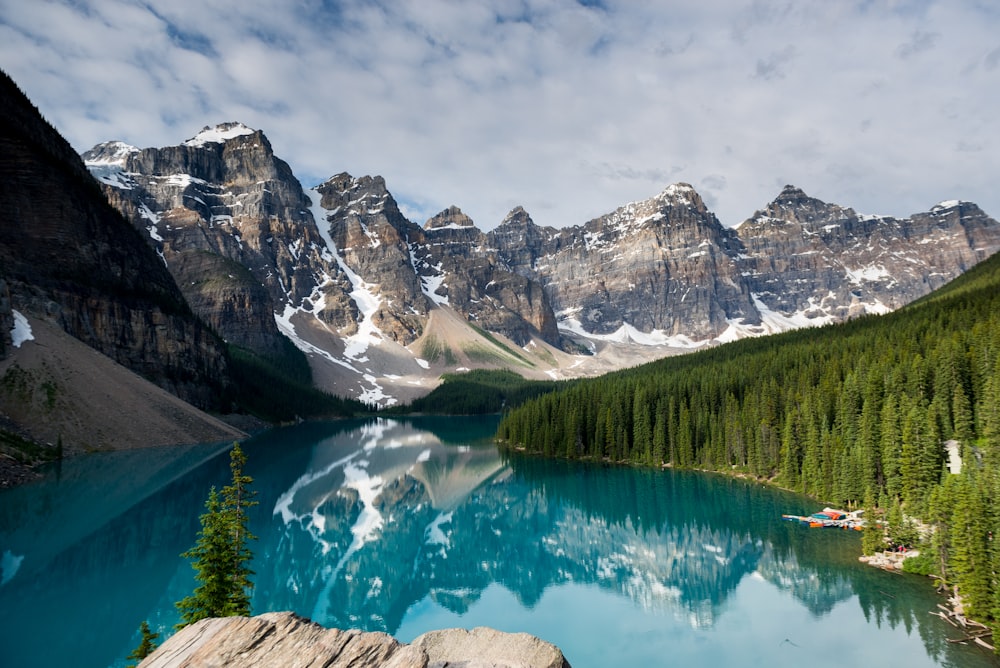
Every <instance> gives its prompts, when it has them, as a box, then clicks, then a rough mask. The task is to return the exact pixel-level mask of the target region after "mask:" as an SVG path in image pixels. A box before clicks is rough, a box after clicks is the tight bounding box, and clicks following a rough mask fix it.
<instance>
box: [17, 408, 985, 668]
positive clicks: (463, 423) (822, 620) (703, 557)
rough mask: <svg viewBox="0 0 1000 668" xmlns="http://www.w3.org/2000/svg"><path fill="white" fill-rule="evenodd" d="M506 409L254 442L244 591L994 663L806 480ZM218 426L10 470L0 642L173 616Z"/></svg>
mask: <svg viewBox="0 0 1000 668" xmlns="http://www.w3.org/2000/svg"><path fill="white" fill-rule="evenodd" d="M496 424H497V419H496V418H495V417H476V418H430V417H427V418H406V419H392V420H389V419H375V420H366V421H349V422H337V423H307V424H301V425H297V426H294V427H287V428H280V429H274V430H271V431H268V432H266V433H263V434H261V435H259V436H257V437H255V438H252V439H249V440H247V441H246V442H244V443H243V448H244V451H245V452H246V454H247V456H248V464H247V470H246V472H247V473H248V474H249V475H251V476H253V477H254V479H255V482H254V485H253V489H255V490H257V492H258V500H259V501H260V505H259V506H257V507H256V508H254V509H252V511H251V523H252V526H251V529H252V530H253V532H254V533H256V534H257V536H258V540H257V541H255V542H254V543H252V544H251V548H252V549H253V550H254V553H255V559H254V563H253V568H254V570H255V571H256V575H255V577H254V581H255V583H256V588H255V590H254V595H253V611H254V612H255V613H262V612H267V611H276V610H293V611H295V612H297V613H299V614H302V615H305V616H308V617H311V618H312V619H314V620H315V621H317V622H319V623H321V624H323V625H325V626H337V627H341V628H344V627H357V628H362V629H366V630H379V631H386V632H388V633H391V634H392V635H394V636H396V637H397V638H399V639H400V640H402V641H404V642H406V641H410V640H412V639H413V638H415V637H416V636H417V635H419V634H421V633H423V632H425V631H428V630H431V629H439V628H448V627H456V626H457V627H466V628H471V627H474V626H491V627H494V628H497V629H500V630H504V631H512V632H513V631H526V632H528V633H532V634H535V635H538V636H540V637H542V638H544V639H546V640H549V641H551V642H553V643H555V644H557V645H558V646H559V647H560V648H561V649H562V650H563V652H564V654H565V655H566V657H567V658H568V659H569V661H570V662H571V663H572V665H573V666H574V668H584V667H587V666H608V665H620V666H640V665H641V666H654V665H678V666H679V665H690V664H695V663H697V664H705V665H720V666H761V665H768V666H772V667H778V668H780V667H782V666H796V667H797V668H799V667H801V666H802V665H808V666H809V667H810V668H818V667H820V666H845V665H872V666H878V665H903V666H907V668H915V667H918V666H956V667H959V666H961V667H967V666H994V667H995V666H997V665H1000V664H998V662H997V661H996V660H995V659H994V658H993V657H992V656H990V655H988V654H986V653H985V652H983V651H982V650H979V649H978V648H975V647H964V646H959V645H954V644H951V643H948V642H947V638H948V637H949V636H954V635H957V631H955V630H954V629H952V628H951V627H950V626H948V625H947V624H946V623H945V622H943V621H941V620H940V619H938V618H936V617H934V616H932V615H931V614H929V613H930V611H932V610H934V609H935V606H936V604H937V603H938V602H939V599H938V597H937V596H936V595H935V594H934V592H933V589H932V587H931V585H930V583H928V582H927V581H926V579H924V578H920V577H916V576H908V575H897V574H890V573H885V572H882V571H879V570H877V569H874V568H870V567H867V566H864V565H862V564H860V563H859V562H858V560H857V557H858V555H859V554H860V545H861V542H860V535H859V534H857V533H856V532H849V531H841V530H836V529H825V530H823V529H809V528H805V527H802V526H800V525H798V524H796V523H789V522H784V521H782V520H781V515H782V513H795V514H808V513H810V512H814V511H815V510H817V509H818V508H819V504H817V503H815V502H810V501H809V500H807V499H804V498H802V497H800V496H796V495H793V494H789V493H784V492H780V491H776V490H774V489H769V488H765V487H764V486H762V485H759V484H755V483H751V482H748V481H742V480H735V479H730V478H726V477H723V476H717V475H710V474H699V473H694V472H685V471H649V470H641V469H633V468H626V467H614V466H600V465H592V464H581V463H570V462H561V461H546V460H540V459H534V458H527V457H522V456H517V455H509V456H504V455H501V454H500V453H498V451H497V449H496V448H495V446H494V445H493V444H492V441H491V436H492V434H493V432H494V430H495V428H496ZM228 465H229V458H228V455H227V448H226V446H225V445H214V446H191V447H181V448H155V449H151V450H143V451H134V452H123V453H108V454H95V455H88V456H84V457H79V458H73V459H70V460H67V461H65V462H63V463H61V465H58V466H53V467H52V468H51V469H49V471H48V472H47V475H46V478H45V479H44V480H42V481H40V482H38V483H35V484H32V485H28V486H24V487H20V488H16V489H13V490H8V491H3V492H0V665H3V666H20V665H32V666H55V665H79V666H121V665H124V657H125V656H126V655H127V654H128V653H129V652H130V651H131V650H132V648H134V647H135V646H136V645H137V644H138V640H139V636H138V627H139V623H140V622H141V621H142V620H148V621H149V622H150V625H151V626H152V627H153V629H154V630H157V631H161V632H165V633H169V632H170V631H169V630H170V629H171V628H172V627H173V624H174V623H176V621H177V620H178V616H177V614H176V610H175V609H174V605H173V604H174V602H175V601H177V600H180V599H181V598H183V597H184V596H186V595H187V594H189V593H190V592H191V590H192V589H193V587H194V579H193V574H194V571H193V570H192V569H191V567H190V565H189V564H188V562H187V561H185V560H183V559H181V558H180V557H179V555H180V553H181V552H183V551H185V550H186V549H188V548H189V547H191V546H192V545H193V543H194V541H195V538H196V534H197V531H198V528H199V524H198V516H199V515H200V513H201V512H202V511H203V509H204V501H205V498H206V496H207V493H208V490H209V488H210V487H211V486H212V485H215V486H217V487H221V486H222V485H224V484H226V483H227V482H228V478H229V469H228Z"/></svg>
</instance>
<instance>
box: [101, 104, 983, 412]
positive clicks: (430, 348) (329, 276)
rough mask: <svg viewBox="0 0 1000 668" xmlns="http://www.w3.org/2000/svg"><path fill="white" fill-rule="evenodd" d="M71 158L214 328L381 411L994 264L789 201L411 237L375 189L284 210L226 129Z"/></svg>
mask: <svg viewBox="0 0 1000 668" xmlns="http://www.w3.org/2000/svg"><path fill="white" fill-rule="evenodd" d="M83 157H84V160H85V162H86V164H87V165H88V167H89V168H90V169H91V171H92V173H93V174H94V175H95V176H97V177H98V178H99V179H100V181H101V182H102V183H103V186H104V189H105V191H106V192H107V194H108V197H109V199H111V201H112V202H113V203H114V204H115V205H116V206H117V207H118V208H119V209H120V210H121V211H122V212H123V213H124V214H125V215H126V217H128V218H129V219H130V220H131V221H132V222H133V224H134V225H135V226H136V227H137V228H139V229H140V230H143V231H144V232H145V237H146V239H147V242H148V243H150V244H151V245H152V246H153V247H154V248H155V249H156V250H157V252H158V253H159V255H160V257H161V258H162V259H163V262H164V263H165V265H166V267H167V268H168V269H169V271H170V272H171V273H172V274H173V276H174V277H175V279H176V280H177V283H178V284H179V285H180V286H181V289H182V291H183V292H184V295H185V297H186V299H187V300H188V302H189V303H190V304H191V305H192V308H193V309H194V310H195V312H196V313H197V314H199V315H200V316H201V317H202V318H204V319H205V321H206V322H208V323H210V324H211V326H212V327H213V329H215V331H217V332H219V333H220V335H222V336H223V337H224V338H225V339H226V340H227V341H229V342H231V343H235V344H237V345H239V346H243V347H246V348H249V349H251V350H253V351H255V352H256V353H258V354H261V355H264V356H268V355H271V356H273V355H275V354H278V352H279V351H280V349H281V346H282V345H283V344H282V338H281V334H284V335H285V336H287V337H288V338H289V339H291V340H292V341H294V342H295V344H296V345H297V346H298V347H299V348H300V349H301V350H303V351H305V352H306V353H307V354H308V356H309V360H310V364H311V366H312V371H313V379H314V382H315V383H316V384H317V385H318V386H319V387H321V388H323V389H325V390H328V391H331V392H334V393H336V394H340V395H346V396H352V397H356V398H360V399H362V400H363V401H366V402H368V403H375V404H379V405H389V404H392V403H396V402H398V401H406V400H409V399H412V398H414V397H416V396H420V395H422V394H425V393H426V392H427V391H428V390H429V389H430V388H431V387H433V386H434V385H435V384H436V383H437V382H438V378H439V376H440V374H441V373H443V372H447V371H456V370H463V369H469V368H478V367H486V368H512V369H515V370H517V371H518V372H519V373H521V374H523V375H525V376H527V377H533V378H565V377H572V376H586V375H599V374H601V373H605V372H607V371H610V370H614V369H618V368H622V367H627V366H634V365H636V364H639V363H642V362H646V361H649V360H651V359H655V358H659V357H663V356H665V355H670V354H676V353H679V352H687V351H690V350H692V349H696V348H700V347H704V346H709V345H714V344H718V343H724V342H727V341H733V340H736V339H739V338H744V337H748V336H759V335H762V334H769V333H774V332H780V331H785V330H788V329H794V328H798V327H804V326H813V325H821V324H827V323H831V322H841V321H844V320H846V319H848V318H851V317H855V316H858V315H863V314H871V313H885V312H888V311H890V310H893V309H895V308H898V307H899V306H902V305H904V304H906V303H909V302H910V301H912V300H913V299H916V298H918V297H920V296H922V295H925V294H927V293H928V292H930V291H931V290H933V289H934V288H935V287H938V286H940V285H942V284H943V283H944V282H946V281H947V280H949V279H951V278H954V277H955V276H957V275H958V274H960V273H961V272H963V271H965V270H966V269H968V268H969V267H971V266H973V265H974V264H975V263H976V262H979V261H981V260H982V259H984V258H986V257H988V256H989V255H991V254H992V253H993V252H995V251H996V250H997V249H1000V224H998V223H997V222H996V221H994V220H993V219H992V218H989V217H988V216H987V215H986V214H985V213H983V212H982V211H981V210H980V209H979V208H978V207H976V206H975V205H974V204H971V203H966V202H943V203H941V204H939V205H937V206H935V207H933V208H932V209H931V210H930V211H928V212H925V213H919V214H915V215H913V216H911V217H909V218H906V219H896V218H891V217H885V216H869V215H860V214H857V213H856V212H854V211H853V210H852V209H850V208H844V207H841V206H838V205H835V204H827V203H824V202H821V201H820V200H817V199H815V198H811V197H809V196H808V195H806V194H805V193H803V192H802V191H801V190H799V189H797V188H795V187H793V186H787V187H786V188H785V189H784V190H783V191H782V192H781V193H780V194H779V195H778V197H777V198H776V199H775V200H774V201H773V202H771V203H770V204H768V205H767V206H766V207H764V208H763V209H762V210H760V211H758V212H756V213H755V214H753V216H751V217H750V218H748V219H747V220H746V221H744V222H743V223H742V224H741V225H739V226H738V227H736V228H726V227H724V226H723V225H722V224H721V223H720V222H719V221H718V219H717V218H716V217H715V215H714V214H713V213H712V212H711V211H710V210H709V209H708V207H707V206H706V205H705V203H704V201H703V200H702V198H701V197H700V196H699V194H698V193H697V192H696V191H695V189H694V188H692V187H691V186H690V185H687V184H684V183H678V184H673V185H670V186H668V187H667V188H665V189H664V190H663V191H662V192H661V193H659V194H657V195H655V196H654V197H651V198H650V199H647V200H644V201H640V202H633V203H630V204H626V205H624V206H622V207H619V208H618V209H616V210H615V211H613V212H611V213H608V214H606V215H604V216H600V217H598V218H596V219H594V220H591V221H589V222H587V223H585V224H582V225H577V226H572V227H567V228H562V229H554V228H550V227H543V226H539V225H537V224H536V223H535V222H534V221H533V220H532V218H531V216H530V214H529V213H528V212H527V211H525V210H524V209H523V208H521V207H517V208H515V209H514V210H512V211H511V212H510V214H509V215H508V216H507V217H506V218H505V220H504V221H502V222H501V223H500V225H499V226H497V227H496V228H495V229H493V230H491V231H489V232H483V231H481V230H480V229H479V228H477V227H476V225H475V223H474V221H472V220H471V219H470V218H469V217H468V216H466V215H465V214H464V213H462V211H461V209H459V208H458V207H454V206H453V207H449V208H448V209H446V210H444V211H442V212H441V213H439V214H437V215H436V216H433V217H432V218H431V219H429V220H428V221H426V223H425V224H424V225H423V226H420V225H418V224H416V223H414V222H411V221H410V220H408V219H407V218H406V217H405V216H404V215H403V214H402V212H401V211H400V208H399V206H398V204H397V202H396V201H395V199H394V198H393V196H392V194H391V193H390V191H389V189H388V187H387V185H386V183H385V180H384V179H383V178H381V177H379V176H362V177H354V176H351V175H350V174H347V173H340V174H337V175H335V176H333V177H331V178H329V179H328V180H326V181H325V182H323V183H321V184H320V185H318V186H316V187H315V188H313V189H312V190H310V191H308V192H307V191H304V190H303V188H302V187H301V185H300V183H299V182H298V180H297V179H296V178H295V177H294V175H293V174H292V171H291V169H290V168H289V167H288V165H287V163H285V162H284V161H282V160H281V159H280V158H278V157H276V156H275V154H274V152H273V150H272V148H271V145H270V143H269V142H268V140H267V138H266V137H265V136H264V134H263V133H262V132H261V131H259V130H253V129H251V128H248V127H246V126H244V125H242V124H240V123H224V124H222V125H219V126H215V127H206V128H205V129H203V130H202V131H201V132H200V133H198V134H197V135H196V136H195V137H193V138H192V139H189V140H187V141H185V142H183V143H182V144H181V145H179V146H172V147H165V148H146V149H141V150H140V149H137V148H134V147H131V146H128V145H125V144H122V143H121V142H109V143H107V144H101V145H98V146H96V147H94V149H91V150H90V151H88V152H86V153H85V154H84V155H83Z"/></svg>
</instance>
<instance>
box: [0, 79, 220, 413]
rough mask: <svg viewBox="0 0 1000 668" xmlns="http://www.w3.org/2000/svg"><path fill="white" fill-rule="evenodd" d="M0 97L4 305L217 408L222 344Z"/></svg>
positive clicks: (148, 254) (18, 101)
mask: <svg viewBox="0 0 1000 668" xmlns="http://www.w3.org/2000/svg"><path fill="white" fill-rule="evenodd" d="M0 90H2V102H0V219H2V220H3V224H2V225H0V267H2V275H3V276H2V277H3V279H4V281H5V282H6V284H7V288H8V290H9V294H10V304H12V307H13V308H14V309H17V310H18V311H19V312H21V313H22V314H24V315H26V316H30V317H33V318H42V319H45V320H49V321H52V322H54V323H56V324H57V325H58V327H59V328H60V329H62V330H64V331H65V332H66V333H67V334H69V335H71V336H73V337H75V338H76V339H79V340H80V341H83V342H84V343H86V344H87V345H88V346H90V347H92V348H94V349H95V350H97V351H99V352H101V353H103V354H105V355H107V356H108V357H110V358H111V359H112V360H114V361H115V362H118V363H119V364H121V365H123V366H125V367H127V368H129V369H131V370H132V371H134V372H136V373H138V374H140V375H141V376H143V377H145V378H147V379H149V380H151V381H152V382H154V383H155V384H157V385H159V386H161V387H163V388H166V389H168V390H169V391H171V392H172V393H174V394H176V395H177V396H180V397H182V398H184V399H185V400H187V401H189V402H191V403H193V404H195V405H197V406H200V407H203V408H218V407H219V406H218V402H219V398H220V397H221V396H223V395H224V394H225V389H226V388H225V383H226V378H227V374H228V372H227V361H226V358H225V354H224V349H223V346H222V344H221V342H220V341H219V340H218V338H217V337H216V336H215V335H214V334H213V333H212V332H211V331H210V330H209V329H208V328H206V327H205V326H204V325H203V324H202V323H201V322H200V321H199V320H198V319H197V318H196V317H194V315H193V314H192V313H191V311H190V309H189V308H188V306H187V304H186V303H185V300H184V297H183V295H182V293H181V291H180V290H179V289H178V288H177V284H176V283H175V282H174V279H173V277H172V276H171V275H170V273H169V272H168V271H166V269H165V267H164V266H163V263H162V262H161V261H160V260H159V258H157V256H156V254H155V253H154V252H153V251H152V249H151V248H150V247H149V245H148V244H146V243H145V242H144V241H143V239H142V238H141V237H140V235H139V234H137V233H136V231H135V230H134V229H133V227H132V226H130V225H129V224H128V222H127V221H126V220H125V219H124V218H122V216H121V214H119V213H118V211H116V210H115V209H114V208H112V207H111V206H110V205H109V204H108V202H107V201H106V199H105V198H104V197H103V196H102V194H101V191H100V189H99V188H97V187H96V184H95V183H94V180H93V179H92V178H91V176H90V174H89V173H88V172H87V169H86V168H85V167H84V165H83V163H82V162H81V160H80V157H79V156H78V155H77V154H76V153H75V152H74V151H73V149H72V148H71V147H70V145H69V144H68V143H67V142H66V141H65V140H64V139H63V138H62V137H61V136H60V135H59V134H58V132H56V130H55V129H54V128H52V126H51V125H49V124H48V123H47V122H45V120H44V119H43V118H42V117H41V115H40V114H39V113H38V110H37V109H35V107H34V106H33V105H32V104H31V102H30V101H29V100H28V99H27V97H25V96H24V94H23V93H22V92H21V91H20V90H19V89H18V87H17V86H16V84H14V82H13V81H11V79H10V78H9V77H8V76H7V75H6V74H2V73H0ZM5 332H10V329H9V328H7V329H5ZM7 340H9V339H7ZM5 342H6V341H5ZM4 352H5V353H10V352H11V349H10V347H9V346H6V347H5V350H4Z"/></svg>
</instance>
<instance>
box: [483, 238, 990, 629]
mask: <svg viewBox="0 0 1000 668" xmlns="http://www.w3.org/2000/svg"><path fill="white" fill-rule="evenodd" d="M498 437H499V438H500V439H501V442H502V443H504V444H505V445H506V446H507V447H516V448H524V449H525V450H526V451H528V452H530V453H537V454H541V455H545V456H550V457H564V458H570V459H589V460H594V461H610V462H620V463H632V464H637V465H646V466H655V467H659V466H672V467H678V468H691V469H707V470H713V471H725V472H730V473H735V474H737V475H748V476H752V477H754V478H757V479H761V480H767V481H770V482H773V483H775V484H777V485H780V486H782V487H786V488H788V489H792V490H795V491H798V492H802V493H805V494H807V495H810V496H812V497H815V498H817V499H819V500H823V501H825V502H827V503H831V504H835V505H838V506H844V507H848V508H858V507H865V508H868V509H870V511H869V515H870V516H871V517H872V518H875V517H882V518H884V521H888V522H889V523H890V525H889V527H888V537H889V539H890V540H892V541H894V542H896V543H898V544H903V543H923V544H924V545H923V546H924V547H925V551H926V552H928V553H929V554H930V555H931V560H930V563H931V566H930V572H932V573H934V574H935V575H936V576H937V577H938V578H939V579H940V580H941V581H942V582H943V583H945V584H946V585H948V586H949V587H950V588H953V589H954V590H955V591H957V592H958V593H959V594H960V595H961V597H962V600H963V602H964V605H965V612H966V613H967V614H969V615H970V616H973V617H976V618H979V619H983V620H988V621H993V622H996V621H997V620H1000V584H998V578H997V573H998V572H1000V545H997V544H996V543H994V541H993V532H994V529H995V528H1000V527H998V516H1000V513H998V511H997V508H996V507H995V506H993V505H992V503H991V500H993V499H997V498H1000V255H996V256H994V257H993V258H991V259H989V260H986V261H984V262H982V263H980V264H978V265H977V266H975V267H974V268H972V269H971V270H970V271H968V272H966V273H965V274H964V275H962V276H961V277H959V278H958V279H956V280H955V281H953V282H951V283H949V284H948V285H947V286H945V287H944V288H942V289H941V290H939V291H937V292H935V293H933V294H931V295H929V296H928V297H925V298H924V299H922V300H919V301H918V302H915V303H913V304H911V305H909V306H907V307H906V308H904V309H901V310H898V311H896V312H893V313H891V314H888V315H885V316H867V317H862V318H858V319H855V320H852V321H849V322H847V323H843V324H840V325H831V326H826V327H822V328H815V329H806V330H796V331H792V332H788V333H785V334H781V335H777V336H770V337H764V338H758V339H744V340H741V341H737V342H735V343H730V344H726V345H723V346H719V347H716V348H712V349H708V350H704V351H702V352H698V353H694V354H690V355H684V356H679V357H671V358H666V359H663V360H659V361H657V362H654V363H651V364H647V365H644V366H641V367H637V368H634V369H629V370H624V371H620V372H616V373H613V374H609V375H606V376H603V377H600V378H595V379H588V380H583V381H579V382H577V383H575V384H573V385H571V386H568V387H566V388H564V389H562V390H560V391H557V392H553V393H550V394H546V395H543V396H540V397H538V398H536V399H534V400H531V401H529V402H527V403H525V404H524V405H523V406H521V407H519V408H516V409H514V410H511V411H509V412H508V413H507V414H506V415H505V416H504V418H503V420H502V421H501V423H500V426H499V430H498ZM949 446H950V449H951V450H953V451H955V453H956V454H958V455H960V456H961V461H962V466H961V470H960V472H959V473H952V472H951V471H952V470H957V466H956V467H955V469H952V468H950V467H949V461H950V458H949ZM893 523H895V526H893ZM917 527H925V530H924V531H923V532H921V531H919V530H918V529H917ZM866 533H868V532H866ZM880 534H881V532H880ZM881 540H882V537H881V535H879V537H878V541H876V542H880V541H881ZM865 543H866V547H869V548H875V547H881V545H875V546H872V545H871V541H869V540H866V541H865Z"/></svg>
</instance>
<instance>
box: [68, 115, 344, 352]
mask: <svg viewBox="0 0 1000 668" xmlns="http://www.w3.org/2000/svg"><path fill="white" fill-rule="evenodd" d="M83 158H84V160H85V162H86V164H87V166H88V167H89V168H90V169H91V171H92V173H93V174H94V175H95V176H97V177H98V178H99V179H100V180H101V182H102V183H103V184H104V187H105V192H106V193H107V195H108V197H109V199H110V200H111V201H112V203H114V204H115V206H117V207H118V209H119V210H121V211H122V213H124V214H125V215H126V217H128V218H129V219H130V220H131V221H132V222H133V224H134V225H135V226H136V227H137V228H139V229H141V230H143V231H144V232H145V233H146V237H147V242H148V243H149V244H151V245H152V246H153V247H154V248H155V249H156V251H157V253H158V254H159V255H160V257H161V258H162V264H164V265H165V266H166V267H167V268H168V269H169V271H170V273H171V274H172V275H173V276H174V278H176V280H177V283H178V285H180V286H181V289H182V291H183V292H184V296H185V297H186V299H187V300H188V302H189V303H190V304H191V306H192V308H193V309H194V310H195V312H196V313H198V315H200V316H201V317H202V318H203V319H204V320H205V321H206V322H208V323H209V324H210V325H211V326H212V327H213V329H215V331H217V332H218V333H219V334H220V335H221V336H222V337H223V338H225V339H226V340H227V341H229V342H231V343H235V344H237V345H240V346H243V347H246V348H249V349H251V350H254V351H255V352H257V353H260V354H263V355H272V356H273V355H277V354H278V353H279V352H280V350H281V342H280V340H279V337H280V333H279V331H278V327H277V324H276V323H275V320H274V313H275V312H276V311H278V312H280V311H281V310H282V309H283V307H284V305H285V304H289V303H290V304H296V305H298V304H300V303H301V302H302V300H304V299H306V298H307V297H309V296H310V295H311V294H312V293H313V292H314V290H315V289H316V288H317V285H318V284H319V283H320V282H323V281H326V280H329V281H331V282H333V283H336V282H337V281H340V283H341V285H342V286H346V282H345V278H344V276H343V274H342V273H341V272H339V271H338V269H337V267H336V265H335V264H332V263H331V262H330V261H329V258H328V257H324V249H325V244H324V242H323V239H322V238H320V236H319V234H318V231H317V230H316V226H315V225H314V224H313V221H312V217H311V215H310V213H309V206H310V201H309V198H308V197H306V195H305V194H304V193H303V191H302V187H301V186H300V184H299V182H298V180H296V178H295V176H294V175H293V174H292V171H291V169H290V168H289V166H288V164H287V163H285V162H284V161H282V160H280V159H279V158H277V157H275V155H274V152H273V151H272V149H271V145H270V143H269V142H268V140H267V138H266V137H265V136H264V134H263V133H262V132H259V131H255V130H251V129H250V128H247V127H246V126H244V125H242V124H239V123H225V124H222V125H219V126H216V127H213V128H205V129H203V130H202V131H201V132H200V133H198V134H197V135H195V136H194V137H193V138H191V139H189V140H187V141H185V142H184V143H182V144H181V145H179V146H169V147H165V148H147V149H141V150H140V149H138V148H135V147H132V146H128V145H126V144H123V143H121V142H108V143H105V144H101V145H98V146H95V147H94V148H93V149H91V150H90V151H87V152H86V153H84V154H83Z"/></svg>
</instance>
